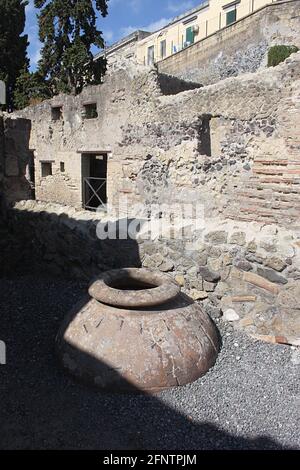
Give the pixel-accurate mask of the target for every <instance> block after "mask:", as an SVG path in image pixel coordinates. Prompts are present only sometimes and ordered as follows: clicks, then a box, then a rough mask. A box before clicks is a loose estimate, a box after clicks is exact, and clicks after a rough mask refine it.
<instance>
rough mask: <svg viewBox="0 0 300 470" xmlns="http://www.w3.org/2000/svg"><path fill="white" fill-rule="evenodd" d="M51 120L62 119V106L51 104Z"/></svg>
mask: <svg viewBox="0 0 300 470" xmlns="http://www.w3.org/2000/svg"><path fill="white" fill-rule="evenodd" d="M51 117H52V121H60V120H61V119H62V106H53V107H52V108H51Z"/></svg>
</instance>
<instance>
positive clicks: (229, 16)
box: [226, 7, 236, 26]
mask: <svg viewBox="0 0 300 470" xmlns="http://www.w3.org/2000/svg"><path fill="white" fill-rule="evenodd" d="M235 21H236V7H235V8H234V10H231V11H228V12H227V13H226V26H228V25H230V24H232V23H235Z"/></svg>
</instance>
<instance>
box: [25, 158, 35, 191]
mask: <svg viewBox="0 0 300 470" xmlns="http://www.w3.org/2000/svg"><path fill="white" fill-rule="evenodd" d="M34 165H35V162H34V152H33V151H30V152H29V156H28V164H27V168H26V178H27V180H28V183H29V185H30V193H31V194H30V196H31V199H35V167H34Z"/></svg>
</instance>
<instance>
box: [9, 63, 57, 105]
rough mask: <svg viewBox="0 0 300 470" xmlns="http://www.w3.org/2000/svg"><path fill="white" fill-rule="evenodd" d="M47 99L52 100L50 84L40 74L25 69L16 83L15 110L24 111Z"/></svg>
mask: <svg viewBox="0 0 300 470" xmlns="http://www.w3.org/2000/svg"><path fill="white" fill-rule="evenodd" d="M47 98H51V93H50V90H49V86H48V83H47V82H46V81H45V80H44V78H43V77H42V76H41V75H40V74H39V72H29V70H28V67H25V68H24V69H23V70H22V71H21V73H20V75H19V77H18V79H17V81H16V86H15V92H14V105H15V108H16V109H23V108H25V107H26V106H29V105H31V104H36V103H39V102H41V101H43V100H44V99H47Z"/></svg>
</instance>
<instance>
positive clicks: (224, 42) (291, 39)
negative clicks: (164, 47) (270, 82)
mask: <svg viewBox="0 0 300 470" xmlns="http://www.w3.org/2000/svg"><path fill="white" fill-rule="evenodd" d="M277 44H291V45H296V46H298V47H300V1H299V0H292V1H283V2H280V3H274V4H270V5H267V6H265V7H263V8H262V9H261V10H259V11H258V12H254V13H253V14H251V15H249V16H248V17H246V18H244V19H241V20H239V21H237V22H236V23H234V24H232V25H230V26H227V27H226V28H223V29H221V30H220V31H218V32H217V33H215V34H213V35H211V36H209V37H208V38H206V39H203V40H201V41H199V42H196V43H195V44H193V45H192V46H189V47H187V48H186V49H184V50H183V51H181V52H178V53H177V54H174V55H172V56H171V57H168V58H166V59H164V60H162V61H160V62H158V64H157V66H158V71H159V72H161V73H167V74H170V75H174V76H176V77H179V78H182V79H184V80H192V81H195V82H198V83H201V84H203V85H208V84H211V83H216V82H218V81H219V80H222V79H224V78H227V77H232V76H237V75H240V74H242V73H247V72H255V71H257V70H258V69H260V68H263V67H265V66H266V63H267V51H268V49H269V47H270V46H273V45H277Z"/></svg>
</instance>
